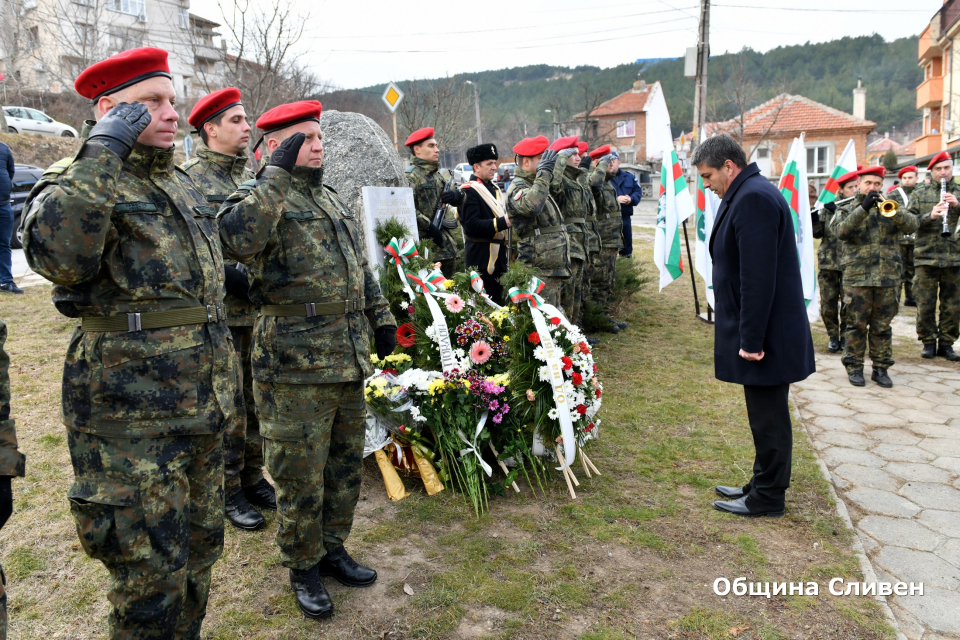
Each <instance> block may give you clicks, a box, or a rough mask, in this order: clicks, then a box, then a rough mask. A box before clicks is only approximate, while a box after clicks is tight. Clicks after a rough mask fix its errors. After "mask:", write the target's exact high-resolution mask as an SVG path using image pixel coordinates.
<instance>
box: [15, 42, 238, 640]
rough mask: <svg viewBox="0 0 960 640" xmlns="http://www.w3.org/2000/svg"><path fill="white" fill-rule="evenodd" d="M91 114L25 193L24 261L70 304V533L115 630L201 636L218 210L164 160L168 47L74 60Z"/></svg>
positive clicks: (217, 453)
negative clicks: (96, 564)
mask: <svg viewBox="0 0 960 640" xmlns="http://www.w3.org/2000/svg"><path fill="white" fill-rule="evenodd" d="M74 88H75V89H76V90H77V93H79V94H80V95H81V96H83V97H85V98H87V99H89V100H92V101H93V104H94V110H95V113H96V118H97V123H96V125H95V126H93V128H92V129H91V130H90V134H89V138H88V139H87V140H86V141H85V142H84V143H83V144H82V145H81V147H80V150H79V151H78V152H77V154H76V155H75V156H74V158H73V159H72V162H69V163H62V164H59V165H58V167H57V168H56V169H55V170H53V171H49V172H47V173H46V174H44V176H43V177H42V178H41V180H40V182H38V183H37V185H36V186H35V187H34V189H33V191H32V192H31V194H30V197H29V198H28V201H27V204H26V209H25V210H26V212H27V213H26V222H25V226H24V234H23V244H24V252H25V254H26V257H27V261H28V263H29V264H30V266H31V268H33V269H34V270H35V271H36V272H37V273H39V274H41V275H43V276H44V277H45V278H47V279H48V280H50V281H52V282H53V283H54V284H55V285H56V286H55V287H54V289H53V302H54V304H55V305H56V307H57V309H58V310H59V311H60V312H61V313H62V314H64V315H66V316H68V317H71V318H78V319H79V323H78V324H79V327H78V328H77V330H76V331H74V333H73V336H72V337H71V339H70V343H69V345H68V346H67V354H66V361H65V363H64V368H63V398H62V417H63V421H64V423H65V424H66V427H67V441H68V445H69V448H70V458H71V462H72V463H73V471H74V483H73V486H71V487H70V490H69V491H68V493H67V498H68V499H69V501H70V510H71V511H72V512H73V517H74V520H75V522H76V526H77V533H78V534H79V536H80V543H81V545H82V546H83V549H84V551H86V553H87V554H88V555H89V556H90V557H92V558H94V559H96V560H99V561H100V562H102V563H103V564H104V565H105V566H106V567H107V569H108V570H109V572H110V575H111V578H112V579H111V582H110V587H109V593H108V599H109V601H110V605H111V606H110V614H109V624H110V635H111V637H113V638H172V637H176V638H199V637H200V626H201V624H202V622H203V618H204V615H205V614H206V607H207V595H208V593H209V589H210V574H211V568H212V567H213V564H214V562H216V560H217V558H219V557H220V554H221V551H222V549H223V449H222V446H221V433H222V432H223V429H224V426H225V425H226V424H229V423H230V421H231V420H233V415H234V411H235V391H236V381H237V379H238V375H239V374H238V372H237V368H236V367H237V358H236V352H235V351H234V349H233V345H232V344H231V341H230V331H229V329H228V328H227V324H226V322H225V314H224V312H223V296H224V285H223V257H222V255H221V251H220V242H219V241H218V240H217V220H216V209H215V208H213V207H211V206H210V205H208V204H207V201H206V199H205V198H204V196H203V194H202V193H200V191H199V190H197V188H196V187H195V186H194V185H193V183H192V182H191V180H190V178H188V177H187V175H186V174H185V173H183V172H182V171H180V170H179V169H177V168H176V167H175V166H174V164H173V158H174V156H173V152H174V140H175V138H176V134H177V120H178V116H177V112H176V110H175V109H174V106H175V103H176V93H175V91H174V87H173V82H172V81H171V74H170V68H169V66H168V64H167V52H166V51H163V50H160V49H153V48H149V47H145V48H138V49H132V50H128V51H124V52H122V53H118V54H116V55H114V56H112V57H110V58H108V59H106V60H104V61H103V62H98V63H97V64H94V65H93V66H91V67H89V68H88V69H86V70H85V71H84V72H83V73H81V74H80V75H79V77H78V78H77V80H76V82H75V83H74Z"/></svg>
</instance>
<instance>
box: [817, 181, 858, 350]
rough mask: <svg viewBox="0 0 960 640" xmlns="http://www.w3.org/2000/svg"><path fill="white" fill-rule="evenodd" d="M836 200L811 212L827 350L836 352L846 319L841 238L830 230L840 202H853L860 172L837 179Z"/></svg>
mask: <svg viewBox="0 0 960 640" xmlns="http://www.w3.org/2000/svg"><path fill="white" fill-rule="evenodd" d="M837 185H838V188H837V200H836V201H835V202H828V203H826V204H824V205H823V208H822V209H814V210H813V211H812V212H811V218H812V221H813V237H814V238H820V239H821V240H820V249H819V250H818V251H817V288H818V289H819V290H820V317H821V318H822V319H823V326H824V328H825V329H826V330H827V336H829V342H828V343H827V351H829V352H830V353H837V352H839V351H840V350H841V349H843V345H844V343H845V340H844V339H843V332H844V330H845V329H846V322H844V320H843V312H844V311H845V310H846V309H844V305H843V271H842V270H841V268H840V257H839V255H838V252H839V249H840V241H839V240H838V239H837V237H836V236H835V235H834V234H833V232H832V230H831V229H830V223H831V222H832V221H833V218H834V215H835V214H836V212H837V203H838V202H839V203H841V205H842V204H844V201H847V202H850V200H851V199H852V198H853V195H854V194H855V193H856V192H857V172H856V171H851V172H850V173H847V174H844V175H842V176H840V178H839V179H838V180H837Z"/></svg>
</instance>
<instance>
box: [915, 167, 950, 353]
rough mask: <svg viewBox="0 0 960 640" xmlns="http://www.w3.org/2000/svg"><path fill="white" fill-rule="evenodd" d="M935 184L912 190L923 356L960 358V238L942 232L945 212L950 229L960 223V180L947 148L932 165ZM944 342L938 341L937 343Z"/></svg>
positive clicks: (918, 315)
mask: <svg viewBox="0 0 960 640" xmlns="http://www.w3.org/2000/svg"><path fill="white" fill-rule="evenodd" d="M927 169H928V170H929V172H930V175H931V177H932V178H933V182H932V184H929V185H924V186H922V187H918V188H917V189H916V191H914V192H913V194H911V196H910V206H909V207H908V209H907V210H908V211H909V212H910V213H912V214H913V215H914V216H915V217H916V219H917V225H918V226H917V240H916V247H915V249H914V262H915V264H916V271H917V274H916V276H915V277H914V281H913V291H914V296H915V297H916V299H917V338H918V339H919V340H920V342H922V343H923V351H922V352H921V353H920V355H921V357H924V358H933V357H935V356H940V357H942V358H946V359H947V360H951V361H954V362H955V361H957V360H960V355H958V354H957V353H956V352H955V351H954V350H953V343H954V342H956V341H957V338H958V337H960V244H957V241H956V239H955V238H953V237H947V238H943V237H941V235H940V234H941V233H942V232H943V216H944V215H947V221H948V225H949V229H950V230H951V231H953V230H955V229H956V228H957V218H958V217H960V206H958V197H960V186H958V185H957V183H956V182H954V180H953V161H952V160H951V159H950V156H949V155H948V154H947V152H945V151H944V152H941V153H940V154H938V155H936V156H934V157H933V159H932V160H931V161H930V165H929V166H928V167H927ZM941 180H946V181H947V193H946V196H945V201H944V202H943V203H941V202H940V188H941V183H940V181H941ZM938 293H939V298H940V322H939V323H938V322H937V298H938ZM938 343H939V344H938Z"/></svg>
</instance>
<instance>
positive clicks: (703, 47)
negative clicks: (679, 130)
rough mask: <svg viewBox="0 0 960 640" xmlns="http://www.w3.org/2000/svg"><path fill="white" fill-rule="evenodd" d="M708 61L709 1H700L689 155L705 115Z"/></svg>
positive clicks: (698, 142) (695, 144)
mask: <svg viewBox="0 0 960 640" xmlns="http://www.w3.org/2000/svg"><path fill="white" fill-rule="evenodd" d="M709 60H710V0H700V30H699V33H698V35H697V75H696V93H695V94H694V96H693V141H692V143H691V144H690V151H691V154H692V152H693V150H694V149H696V148H697V146H698V145H699V144H700V128H701V127H702V126H703V125H704V124H705V121H706V113H707V63H708V62H709Z"/></svg>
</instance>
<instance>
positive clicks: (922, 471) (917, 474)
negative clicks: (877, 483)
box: [883, 462, 950, 483]
mask: <svg viewBox="0 0 960 640" xmlns="http://www.w3.org/2000/svg"><path fill="white" fill-rule="evenodd" d="M883 470H884V471H886V472H887V473H891V474H893V475H895V476H897V477H898V478H902V479H903V480H905V481H907V482H941V483H947V482H950V472H949V471H945V470H944V469H939V468H937V467H934V466H932V465H930V464H924V463H917V462H891V463H890V464H888V465H887V466H885V467H884V468H883Z"/></svg>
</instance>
